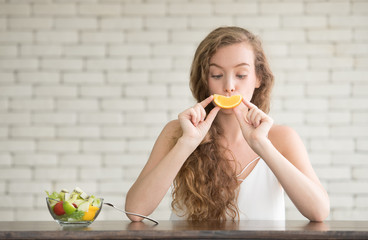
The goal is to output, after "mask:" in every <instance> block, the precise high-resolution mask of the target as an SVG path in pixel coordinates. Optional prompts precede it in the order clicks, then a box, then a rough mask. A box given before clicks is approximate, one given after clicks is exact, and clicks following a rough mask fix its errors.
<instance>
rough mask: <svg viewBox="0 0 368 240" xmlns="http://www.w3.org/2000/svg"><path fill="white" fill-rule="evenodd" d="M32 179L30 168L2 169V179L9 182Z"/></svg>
mask: <svg viewBox="0 0 368 240" xmlns="http://www.w3.org/2000/svg"><path fill="white" fill-rule="evenodd" d="M31 177H32V170H31V169H30V168H17V169H11V168H2V169H0V179H2V180H7V179H12V180H13V179H14V180H15V179H16V180H19V179H31Z"/></svg>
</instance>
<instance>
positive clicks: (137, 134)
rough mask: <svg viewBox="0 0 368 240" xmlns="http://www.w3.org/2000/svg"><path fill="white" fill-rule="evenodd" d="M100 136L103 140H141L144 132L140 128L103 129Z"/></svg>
mask: <svg viewBox="0 0 368 240" xmlns="http://www.w3.org/2000/svg"><path fill="white" fill-rule="evenodd" d="M101 132H102V136H103V137H105V138H129V139H131V138H142V137H145V134H146V131H145V129H144V128H142V127H140V126H134V125H133V126H123V127H103V128H102V130H101Z"/></svg>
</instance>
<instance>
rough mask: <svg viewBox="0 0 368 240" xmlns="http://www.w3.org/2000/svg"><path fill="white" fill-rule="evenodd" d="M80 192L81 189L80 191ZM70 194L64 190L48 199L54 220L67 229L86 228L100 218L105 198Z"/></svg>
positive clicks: (48, 205)
mask: <svg viewBox="0 0 368 240" xmlns="http://www.w3.org/2000/svg"><path fill="white" fill-rule="evenodd" d="M78 190H79V189H78ZM78 190H77V191H76V190H75V189H74V191H73V192H72V193H70V194H69V193H68V192H67V190H64V191H63V190H62V191H61V192H60V193H57V192H53V193H52V194H48V192H47V195H48V197H46V203H47V208H48V209H49V212H50V214H51V216H52V217H53V219H54V220H55V221H56V222H57V223H59V224H60V226H62V227H65V226H69V227H74V226H77V227H86V226H88V225H90V224H91V223H93V221H94V220H95V219H96V218H97V217H98V215H99V214H100V212H101V209H102V206H103V201H104V199H103V198H96V197H94V196H88V195H86V194H83V193H84V192H83V191H78Z"/></svg>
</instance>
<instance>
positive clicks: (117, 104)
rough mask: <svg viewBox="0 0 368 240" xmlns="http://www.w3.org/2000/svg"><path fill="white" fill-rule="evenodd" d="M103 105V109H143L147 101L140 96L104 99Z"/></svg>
mask: <svg viewBox="0 0 368 240" xmlns="http://www.w3.org/2000/svg"><path fill="white" fill-rule="evenodd" d="M101 106H102V109H103V110H119V111H143V110H144V108H145V101H144V100H143V99H139V98H128V99H119V100H117V99H111V100H102V102H101Z"/></svg>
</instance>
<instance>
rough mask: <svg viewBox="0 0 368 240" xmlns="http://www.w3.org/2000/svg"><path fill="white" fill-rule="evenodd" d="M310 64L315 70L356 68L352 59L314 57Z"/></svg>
mask: <svg viewBox="0 0 368 240" xmlns="http://www.w3.org/2000/svg"><path fill="white" fill-rule="evenodd" d="M309 62H310V67H311V69H313V70H323V69H324V70H326V69H332V70H343V69H344V70H350V69H351V68H353V67H354V58H352V57H313V59H310V61H309Z"/></svg>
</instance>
